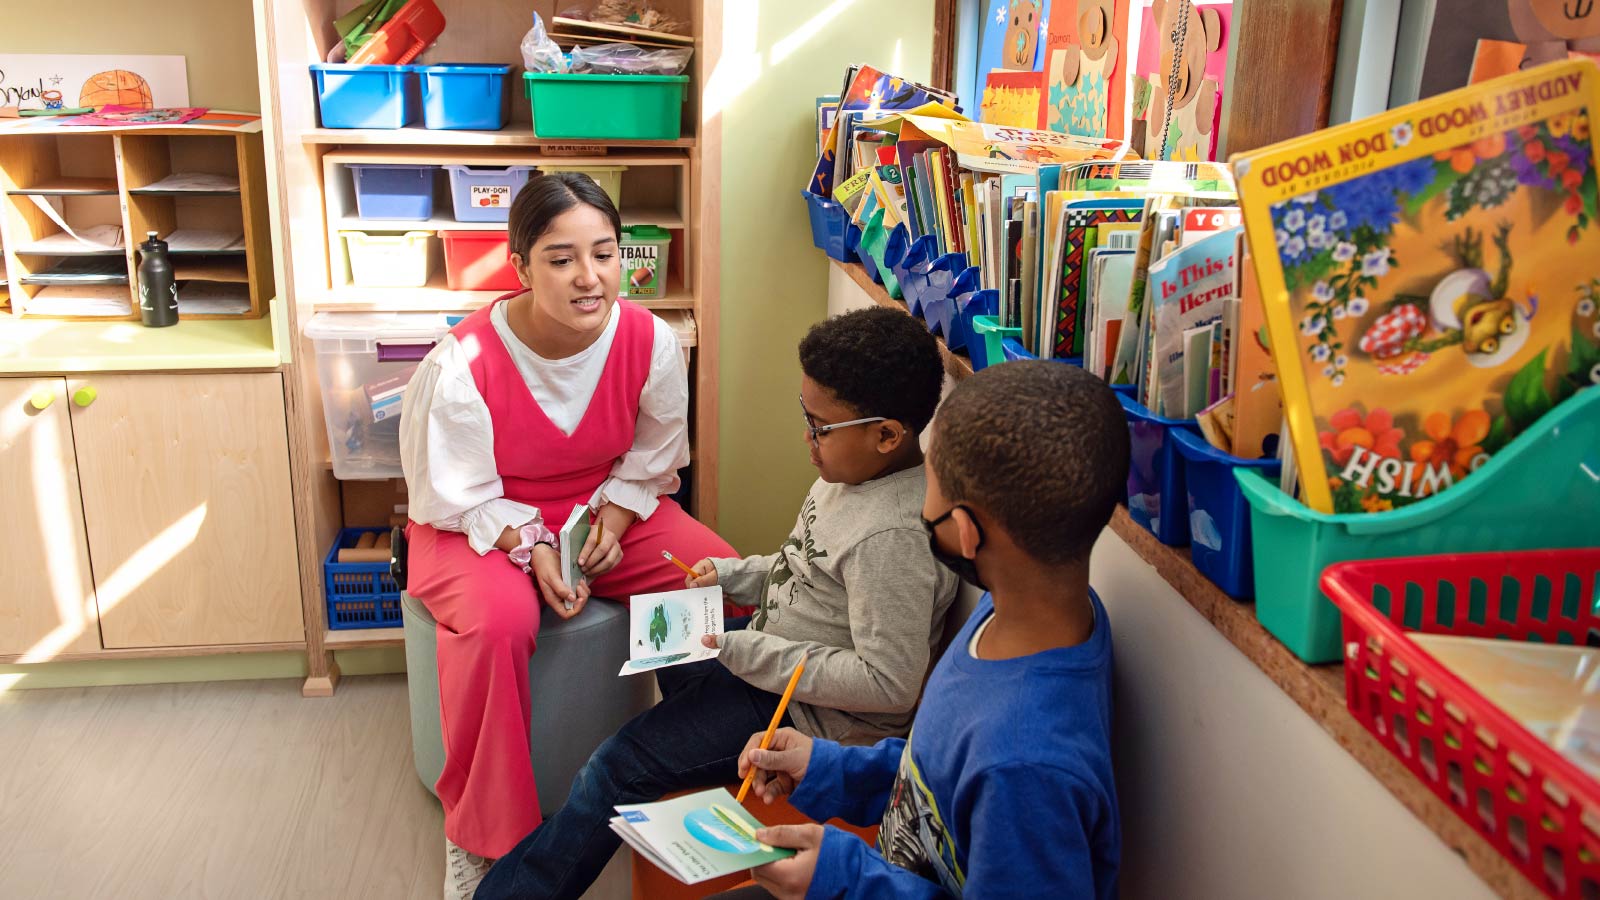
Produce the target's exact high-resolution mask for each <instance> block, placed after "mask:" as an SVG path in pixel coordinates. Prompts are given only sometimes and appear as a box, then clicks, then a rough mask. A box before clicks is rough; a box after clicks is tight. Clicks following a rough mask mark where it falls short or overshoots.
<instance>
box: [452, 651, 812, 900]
mask: <svg viewBox="0 0 1600 900" xmlns="http://www.w3.org/2000/svg"><path fill="white" fill-rule="evenodd" d="M656 674H657V676H658V680H659V681H660V683H661V692H662V701H661V702H660V703H658V704H656V705H655V706H654V707H652V708H650V709H648V710H646V711H644V712H642V713H640V714H639V715H637V716H635V717H634V718H633V719H632V721H630V722H628V724H626V725H624V726H622V729H621V730H620V731H618V732H617V733H616V734H614V735H612V736H611V737H610V738H607V739H606V741H605V743H603V744H601V745H600V748H599V749H598V750H596V751H595V752H594V755H592V756H590V757H589V762H588V763H587V764H586V765H584V767H583V771H582V772H580V773H578V777H577V779H576V780H575V781H574V782H573V783H572V792H571V794H569V795H568V797H567V802H566V805H564V806H562V807H561V809H560V810H559V811H558V812H557V813H556V814H555V815H553V816H551V817H549V818H547V819H545V820H544V824H542V825H540V826H539V827H538V828H535V829H534V830H533V833H532V834H530V835H528V836H527V837H525V838H523V839H522V841H521V842H520V843H519V844H517V846H516V847H515V848H514V849H513V850H512V851H511V852H510V853H508V854H506V855H505V856H503V857H501V858H500V860H499V861H498V862H496V863H495V864H494V868H493V869H491V870H490V871H489V874H488V875H487V876H486V877H485V878H484V879H483V882H482V883H481V884H480V885H478V893H477V894H476V895H475V896H476V897H477V900H500V898H513V897H515V898H549V900H554V898H567V897H570V898H577V897H580V896H582V894H583V892H584V891H585V890H587V889H588V887H589V886H590V885H591V884H593V883H594V880H595V879H596V878H598V877H600V872H601V870H602V869H604V868H605V866H606V863H607V862H609V861H610V859H611V855H612V854H613V853H615V852H616V850H617V847H619V846H620V845H621V844H622V839H621V838H618V837H617V836H616V835H615V834H613V833H612V831H611V827H610V824H609V823H610V821H611V817H612V816H614V815H616V811H615V810H614V809H612V807H614V806H616V805H618V804H623V803H651V802H654V801H656V800H660V799H661V798H662V797H663V796H665V795H666V794H669V793H672V792H674V791H683V790H691V789H695V788H708V787H717V786H719V785H725V784H729V783H731V782H733V781H736V780H738V777H739V753H740V751H742V750H743V749H744V745H745V743H746V742H747V741H749V740H750V735H752V734H755V733H756V732H758V731H765V730H766V728H767V725H768V723H770V722H771V720H772V714H773V712H774V711H776V710H777V708H778V699H779V698H778V695H776V694H769V693H767V692H766V691H763V690H760V689H758V688H755V687H752V686H751V685H749V684H748V683H746V682H745V681H744V680H743V679H741V678H739V677H738V676H737V675H734V674H733V673H732V672H729V671H728V670H727V668H726V667H724V666H723V665H722V663H720V662H718V661H716V660H714V659H713V660H707V661H705V662H702V663H694V664H691V665H686V666H673V667H671V668H667V669H662V670H660V671H659V672H657V673H656ZM783 724H785V725H789V724H792V723H791V722H790V720H789V716H788V714H787V713H785V714H784V717H783Z"/></svg>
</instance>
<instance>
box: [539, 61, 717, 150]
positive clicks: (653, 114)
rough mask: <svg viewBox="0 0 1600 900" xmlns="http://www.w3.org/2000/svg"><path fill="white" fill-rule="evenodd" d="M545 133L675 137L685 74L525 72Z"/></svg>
mask: <svg viewBox="0 0 1600 900" xmlns="http://www.w3.org/2000/svg"><path fill="white" fill-rule="evenodd" d="M522 80H523V89H524V91H525V92H526V93H527V95H528V102H529V103H530V104H532V106H533V133H534V135H535V136H537V137H542V138H561V139H566V140H608V141H675V140H677V139H678V137H679V136H680V135H682V134H683V102H684V98H685V97H687V96H688V93H689V76H687V75H562V74H557V73H554V72H523V73H522Z"/></svg>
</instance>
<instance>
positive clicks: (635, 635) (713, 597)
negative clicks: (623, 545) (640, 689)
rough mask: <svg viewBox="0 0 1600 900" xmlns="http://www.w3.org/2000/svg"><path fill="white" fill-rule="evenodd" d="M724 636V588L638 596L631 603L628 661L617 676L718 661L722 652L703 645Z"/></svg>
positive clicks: (629, 605)
mask: <svg viewBox="0 0 1600 900" xmlns="http://www.w3.org/2000/svg"><path fill="white" fill-rule="evenodd" d="M721 633H722V587H721V586H720V585H713V586H711V587H704V588H689V589H688V590H682V591H667V592H666V593H662V594H638V595H635V596H634V597H632V598H630V599H629V603H628V661H627V662H626V663H623V665H622V671H620V672H618V673H617V674H618V675H633V674H635V673H638V672H650V671H653V670H655V669H663V668H666V667H667V666H681V665H683V664H685V663H692V662H700V661H701V660H706V659H716V657H717V655H718V654H720V653H721V652H722V651H721V650H719V649H716V648H712V647H707V646H705V645H704V644H702V643H701V642H700V639H701V638H702V637H705V636H706V635H708V634H721Z"/></svg>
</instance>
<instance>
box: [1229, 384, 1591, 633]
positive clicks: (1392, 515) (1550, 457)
mask: <svg viewBox="0 0 1600 900" xmlns="http://www.w3.org/2000/svg"><path fill="white" fill-rule="evenodd" d="M1234 477H1236V478H1237V479H1238V480H1239V487H1240V489H1242V490H1243V491H1244V495H1245V499H1246V500H1248V501H1249V502H1250V528H1251V532H1252V534H1253V538H1254V542H1255V548H1254V550H1255V576H1256V618H1257V619H1258V620H1260V622H1261V625H1262V627H1264V628H1266V629H1267V630H1268V631H1270V632H1272V634H1273V635H1274V636H1276V637H1277V638H1278V640H1280V641H1282V642H1283V643H1284V645H1285V646H1287V647H1288V648H1289V649H1290V650H1291V651H1293V652H1294V655H1296V656H1298V657H1300V658H1301V659H1302V660H1305V661H1306V662H1308V663H1312V664H1318V663H1331V662H1337V661H1338V660H1339V659H1340V658H1342V653H1341V652H1340V643H1339V642H1340V631H1339V610H1338V608H1337V607H1335V606H1334V605H1333V603H1332V602H1331V601H1329V600H1328V599H1327V598H1326V597H1324V596H1323V594H1322V590H1321V588H1320V586H1319V584H1318V580H1319V579H1320V578H1321V576H1322V570H1323V569H1326V568H1327V567H1328V566H1331V565H1333V564H1334V563H1339V562H1347V561H1349V560H1359V559H1387V558H1391V557H1400V556H1433V555H1437V554H1441V553H1478V552H1488V551H1501V552H1504V551H1511V550H1544V549H1552V550H1553V549H1565V548H1572V547H1597V546H1600V389H1590V390H1585V391H1583V392H1581V393H1579V394H1577V395H1575V396H1574V397H1572V398H1571V399H1569V400H1567V401H1566V402H1565V403H1563V404H1562V405H1560V406H1559V407H1557V408H1556V409H1554V410H1551V411H1550V412H1548V413H1546V414H1545V415H1544V416H1543V417H1542V418H1540V419H1539V420H1538V421H1537V422H1535V423H1534V424H1533V425H1532V426H1530V427H1529V428H1528V430H1527V431H1524V432H1523V433H1522V434H1520V435H1518V436H1517V437H1516V439H1515V440H1513V441H1512V442H1511V443H1509V444H1507V445H1506V446H1505V447H1504V448H1503V449H1502V450H1501V451H1500V452H1499V453H1496V454H1495V455H1494V456H1493V457H1492V458H1490V460H1489V461H1488V462H1487V463H1484V465H1483V468H1481V469H1479V470H1478V471H1477V472H1474V473H1473V474H1472V476H1471V477H1469V478H1467V479H1465V480H1463V481H1462V482H1461V483H1460V484H1458V485H1456V486H1454V487H1452V488H1450V489H1448V490H1445V491H1441V492H1440V493H1439V494H1437V495H1435V496H1433V497H1429V498H1428V499H1426V500H1423V501H1422V502H1420V503H1415V504H1413V505H1411V506H1407V507H1405V508H1403V509H1397V510H1394V511H1392V512H1381V513H1370V514H1366V515H1358V514H1345V515H1328V514H1325V513H1318V512H1313V511H1312V510H1310V509H1309V508H1307V507H1306V506H1305V505H1304V504H1302V503H1300V502H1298V501H1296V500H1294V499H1293V498H1291V497H1289V496H1288V495H1286V494H1284V493H1283V492H1282V491H1280V490H1278V485H1277V484H1276V483H1275V482H1272V481H1268V480H1267V479H1266V478H1263V477H1262V476H1261V475H1260V474H1259V473H1257V472H1253V471H1248V470H1240V471H1237V472H1235V473H1234ZM1529 589H1530V590H1531V589H1532V587H1531V586H1530V588H1529Z"/></svg>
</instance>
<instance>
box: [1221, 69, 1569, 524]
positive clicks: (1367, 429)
mask: <svg viewBox="0 0 1600 900" xmlns="http://www.w3.org/2000/svg"><path fill="white" fill-rule="evenodd" d="M1597 100H1600V69H1596V68H1595V65H1594V64H1593V63H1591V62H1588V61H1571V62H1559V63H1552V64H1550V65H1548V66H1541V67H1538V68H1534V69H1529V70H1527V71H1525V72H1521V73H1519V74H1516V75H1511V76H1507V77H1505V78H1500V79H1496V80H1494V81H1489V82H1485V83H1484V84H1481V85H1475V86H1472V87H1468V88H1464V89H1461V90H1458V91H1454V92H1451V93H1447V94H1442V95H1440V96H1438V97H1435V98H1431V99H1428V100H1424V101H1421V102H1419V103H1416V104H1413V105H1411V106H1407V107H1402V108H1400V109H1396V110H1391V111H1389V112H1386V113H1384V114H1382V115H1379V116H1374V117H1372V118H1370V119H1365V120H1362V121H1359V122H1352V123H1350V124H1347V125H1341V126H1338V127H1336V128H1331V129H1328V130H1326V131H1323V132H1320V133H1318V134H1314V135H1311V136H1309V137H1305V138H1300V139H1296V140H1292V141H1286V142H1284V143H1281V144H1277V145H1275V146H1272V147H1268V148H1265V149H1263V150H1260V151H1256V152H1252V153H1250V154H1246V155H1244V156H1242V157H1238V158H1236V159H1235V161H1234V166H1235V169H1236V173H1237V175H1238V182H1239V194H1240V205H1241V206H1242V208H1243V209H1244V217H1245V224H1246V226H1247V227H1248V228H1249V231H1250V234H1251V243H1252V245H1253V248H1254V250H1255V251H1257V252H1255V253H1253V254H1252V256H1253V260H1254V263H1255V266H1256V274H1257V276H1258V279H1259V282H1260V290H1261V295H1262V300H1263V303H1264V306H1265V309H1266V318H1267V330H1268V333H1269V335H1270V338H1271V346H1272V350H1273V361H1274V364H1275V367H1276V370H1277V373H1278V381H1279V384H1280V386H1281V388H1282V394H1283V405H1284V415H1285V418H1286V421H1287V424H1288V428H1289V434H1290V436H1291V438H1292V441H1293V444H1294V453H1295V456H1296V458H1297V460H1298V463H1299V470H1300V481H1301V484H1302V486H1303V493H1304V497H1305V502H1306V503H1307V504H1308V505H1309V506H1311V507H1312V508H1313V509H1316V510H1318V511H1321V512H1329V513H1332V512H1338V513H1349V512H1377V511H1382V510H1387V509H1393V508H1398V507H1402V506H1405V505H1407V504H1410V503H1415V502H1417V501H1418V500H1421V499H1424V498H1426V497H1430V496H1432V495H1434V494H1437V493H1438V492H1440V491H1443V490H1448V489H1449V488H1450V487H1452V486H1453V485H1455V484H1456V483H1457V482H1459V481H1461V480H1462V479H1463V478H1470V477H1472V472H1473V471H1474V470H1476V469H1477V468H1478V467H1479V466H1481V465H1483V463H1484V462H1485V461H1487V460H1488V459H1489V458H1490V457H1491V456H1492V455H1493V454H1494V453H1496V452H1498V451H1499V450H1500V448H1502V447H1504V446H1505V445H1506V443H1507V442H1509V441H1510V440H1511V439H1513V438H1514V437H1516V436H1517V435H1518V434H1519V433H1520V432H1522V431H1523V430H1524V429H1526V428H1527V427H1528V426H1529V425H1530V424H1532V423H1533V422H1534V421H1535V420H1537V419H1538V418H1539V417H1540V416H1542V415H1544V414H1545V413H1546V412H1547V411H1549V410H1550V409H1551V408H1552V407H1553V406H1554V405H1556V404H1558V403H1560V402H1562V401H1563V400H1565V399H1567V398H1568V397H1570V396H1571V395H1572V394H1573V393H1575V392H1576V391H1577V390H1579V389H1580V388H1583V387H1586V386H1589V385H1591V384H1593V383H1596V382H1597V381H1600V319H1597V317H1596V304H1597V302H1600V279H1597V278H1596V277H1595V276H1596V270H1595V263H1594V260H1595V259H1596V258H1600V209H1597V202H1596V188H1595V135H1594V134H1592V133H1591V127H1592V126H1591V124H1590V123H1591V121H1592V113H1591V109H1592V108H1593V107H1594V106H1595V104H1596V102H1597Z"/></svg>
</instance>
